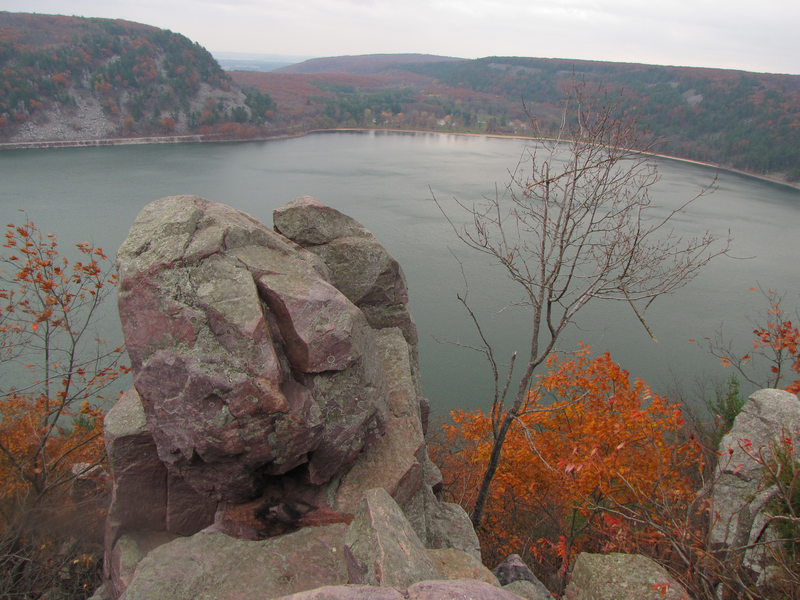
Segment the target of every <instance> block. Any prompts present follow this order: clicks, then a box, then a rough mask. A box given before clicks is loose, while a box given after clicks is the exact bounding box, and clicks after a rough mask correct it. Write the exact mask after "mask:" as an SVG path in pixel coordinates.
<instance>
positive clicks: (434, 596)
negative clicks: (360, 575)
mask: <svg viewBox="0 0 800 600" xmlns="http://www.w3.org/2000/svg"><path fill="white" fill-rule="evenodd" d="M407 593H408V600H520V598H519V596H517V595H516V594H512V593H511V592H509V591H507V590H504V589H502V588H498V587H495V586H493V585H491V584H488V583H485V582H483V581H476V580H474V579H456V580H450V581H420V582H419V583H415V584H414V585H412V586H410V587H409V588H408V591H407Z"/></svg>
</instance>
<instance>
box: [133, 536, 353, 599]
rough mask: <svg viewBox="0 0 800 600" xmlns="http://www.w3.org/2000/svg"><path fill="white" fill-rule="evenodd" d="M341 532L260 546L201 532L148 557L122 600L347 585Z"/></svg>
mask: <svg viewBox="0 0 800 600" xmlns="http://www.w3.org/2000/svg"><path fill="white" fill-rule="evenodd" d="M346 532H347V526H346V525H343V524H336V525H329V526H327V527H308V528H305V529H302V530H300V531H298V532H296V533H292V534H289V535H285V536H281V537H277V538H272V539H269V540H264V541H259V542H255V541H248V540H237V539H234V538H232V537H229V536H227V535H224V534H221V533H217V532H215V531H213V528H209V529H206V530H204V531H202V532H200V533H198V534H195V535H193V536H191V537H186V538H178V539H176V540H174V541H172V542H170V543H168V544H164V545H163V546H160V547H158V548H156V549H155V550H153V551H152V552H150V554H148V555H147V557H146V558H144V559H143V560H142V561H141V562H140V563H139V566H138V567H137V568H136V573H135V575H134V577H133V579H132V581H131V582H130V585H129V586H128V589H127V592H126V595H125V598H126V600H197V599H201V598H215V599H216V600H241V599H242V598H247V599H248V600H266V599H271V598H279V597H281V596H288V595H290V594H295V593H298V592H304V591H307V590H311V589H315V588H319V587H323V586H329V585H344V584H346V583H347V567H346V565H345V560H344V552H343V550H344V536H345V534H346Z"/></svg>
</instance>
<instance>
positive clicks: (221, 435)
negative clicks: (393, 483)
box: [117, 196, 387, 502]
mask: <svg viewBox="0 0 800 600" xmlns="http://www.w3.org/2000/svg"><path fill="white" fill-rule="evenodd" d="M117 259H118V267H119V274H120V288H119V310H120V320H121V322H122V329H123V332H124V334H125V340H126V344H127V349H128V354H129V355H130V359H131V368H132V371H133V380H134V386H135V387H136V390H137V391H138V392H139V394H140V395H141V398H142V403H143V405H144V409H145V413H146V415H147V421H148V424H149V426H150V430H151V433H152V436H153V439H154V440H155V444H156V447H157V449H158V457H159V459H160V460H161V461H162V462H163V463H164V464H165V465H166V466H167V467H168V468H169V469H170V471H172V472H173V473H176V474H178V475H180V476H181V477H182V478H183V479H185V481H186V482H188V483H189V484H190V485H191V486H192V487H193V488H194V489H195V490H197V491H198V492H200V493H202V494H205V495H207V496H209V497H211V498H213V499H215V500H223V501H233V502H244V501H248V500H252V499H253V498H255V497H257V496H258V494H259V493H260V492H261V491H262V489H263V480H264V478H265V477H270V476H276V475H281V474H284V473H287V472H289V471H291V470H293V469H295V468H297V467H300V466H304V468H305V469H306V470H307V473H308V475H307V477H308V479H309V481H310V482H311V483H312V484H323V483H325V482H327V481H329V480H330V479H331V478H332V477H333V476H334V475H335V474H337V473H338V472H339V471H340V470H342V469H343V468H344V467H345V466H346V465H348V464H349V463H350V462H352V460H353V459H354V458H355V457H356V456H357V455H358V454H359V452H360V451H361V450H362V448H364V446H365V445H367V444H368V443H369V442H370V441H374V440H375V439H377V438H378V437H379V436H380V435H381V434H382V433H383V431H384V429H385V424H386V418H387V402H386V389H385V386H386V383H385V379H384V377H383V374H382V372H381V369H380V363H379V361H378V359H377V356H376V348H375V340H374V335H373V333H372V330H371V328H370V326H369V324H368V323H367V320H366V318H365V317H364V315H363V313H362V312H361V311H360V310H359V309H358V308H356V307H355V306H354V305H353V303H352V302H350V301H349V300H348V299H347V298H346V297H345V296H344V295H342V294H341V292H339V291H338V290H337V289H336V288H335V287H333V286H332V285H331V284H330V282H329V281H328V270H327V267H326V266H325V265H324V263H323V262H322V261H321V260H320V259H319V258H318V257H317V256H315V255H314V254H312V253H310V252H307V251H306V250H304V249H302V248H301V247H299V246H298V245H296V244H295V243H293V242H291V241H289V240H287V239H286V238H284V237H282V236H280V235H279V234H277V233H275V232H274V231H272V230H270V229H268V228H267V227H265V226H264V225H263V224H261V223H259V222H258V221H256V220H255V219H253V218H252V217H250V216H249V215H246V214H244V213H242V212H240V211H237V210H234V209H232V208H229V207H226V206H222V205H219V204H215V203H213V202H210V201H208V200H205V199H202V198H198V197H196V196H175V197H170V198H162V199H161V200H157V201H155V202H153V203H151V204H149V205H147V206H146V207H145V208H144V209H143V210H142V212H141V213H140V214H139V216H138V217H137V219H136V221H135V222H134V225H133V227H132V228H131V231H130V234H129V236H128V238H127V239H126V240H125V242H124V243H123V245H122V247H121V248H120V250H119V253H118V257H117Z"/></svg>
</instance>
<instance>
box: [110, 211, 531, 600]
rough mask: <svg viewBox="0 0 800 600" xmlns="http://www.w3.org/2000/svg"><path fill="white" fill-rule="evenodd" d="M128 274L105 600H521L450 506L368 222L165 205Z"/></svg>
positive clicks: (391, 286)
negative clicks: (126, 364)
mask: <svg viewBox="0 0 800 600" xmlns="http://www.w3.org/2000/svg"><path fill="white" fill-rule="evenodd" d="M118 268H119V276H120V285H119V312H120V319H121V322H122V328H123V333H124V335H125V341H126V346H127V350H128V354H129V356H130V360H131V369H132V374H133V388H132V389H131V390H129V391H128V392H127V393H126V394H125V395H124V396H123V398H122V399H121V400H120V401H119V402H118V403H117V404H116V405H115V407H114V408H113V409H112V410H111V411H109V413H108V415H107V417H106V421H105V436H106V437H105V440H106V449H107V453H108V457H109V463H110V466H111V469H112V478H113V489H112V501H111V507H110V510H109V516H108V520H107V524H106V539H105V544H106V575H107V581H106V590H105V592H104V593H105V594H106V595H107V596H109V597H111V598H113V599H114V600H116V599H117V598H123V597H124V598H126V599H127V600H133V599H138V598H151V599H156V598H162V597H163V598H170V599H178V598H204V597H215V598H234V597H235V598H240V597H247V598H254V599H255V598H278V597H283V596H290V595H294V594H298V596H297V597H298V598H301V597H302V598H306V597H308V598H311V597H325V598H328V597H331V598H333V597H336V598H340V597H341V598H344V597H348V598H350V597H352V598H355V597H376V598H377V597H383V596H386V597H387V598H390V597H391V598H395V597H400V596H399V594H400V591H398V590H401V591H402V593H404V594H407V597H413V598H420V599H422V598H431V597H449V598H458V597H467V596H469V597H473V598H516V596H513V595H512V594H510V593H509V592H504V591H503V590H501V589H500V588H499V583H498V582H497V580H496V579H495V578H494V576H493V575H492V574H491V573H490V572H489V571H488V570H486V569H485V568H484V567H483V566H482V564H481V562H480V549H479V544H478V539H477V536H476V535H475V532H474V530H473V529H472V526H471V524H470V522H469V518H468V516H467V514H466V513H465V512H464V511H463V509H461V508H460V507H459V506H457V505H455V504H447V503H444V502H442V501H440V499H439V498H438V497H437V494H438V492H439V491H440V489H441V485H442V483H441V476H440V474H439V472H438V469H437V468H436V467H435V466H434V465H433V464H432V463H431V461H430V460H429V459H428V454H427V448H426V445H425V430H426V427H427V415H428V403H427V401H426V400H425V399H424V398H423V397H422V394H421V390H420V382H419V365H418V361H417V346H416V344H417V333H416V327H415V325H414V321H413V319H412V318H411V314H410V312H409V309H408V291H407V286H406V281H405V277H404V276H403V272H402V269H401V268H400V266H399V265H398V264H397V262H396V261H395V260H394V259H393V258H392V257H391V256H390V255H389V254H388V253H387V252H386V250H385V249H384V248H383V247H382V246H381V245H380V243H379V242H378V241H377V240H376V239H375V237H374V236H373V235H372V234H371V233H370V232H369V231H368V230H366V229H365V228H364V227H363V226H362V225H360V224H359V223H357V222H356V221H354V220H353V219H351V218H350V217H347V216H346V215H343V214H341V213H340V212H338V211H336V210H335V209H332V208H330V207H327V206H324V205H322V204H320V203H319V202H317V201H316V200H314V199H313V198H309V197H303V198H298V199H297V200H294V201H292V202H290V203H289V204H287V205H286V206H284V207H282V208H280V209H278V210H276V211H275V213H274V230H272V229H269V228H267V227H266V226H264V225H263V224H262V223H260V222H258V221H257V220H255V219H254V218H252V217H250V216H249V215H246V214H244V213H242V212H240V211H237V210H234V209H232V208H229V207H227V206H223V205H220V204H216V203H214V202H211V201H209V200H205V199H203V198H199V197H196V196H175V197H170V198H162V199H160V200H157V201H155V202H153V203H151V204H149V205H148V206H146V207H145V208H144V209H143V210H142V212H141V213H140V214H139V216H138V218H137V219H136V221H135V223H134V224H133V227H132V228H131V231H130V234H129V236H128V238H127V239H126V240H125V242H124V243H123V245H122V247H121V248H120V250H119V253H118ZM448 581H449V583H448ZM327 586H337V587H336V588H333V589H334V591H330V589H329V588H328V587H327ZM342 586H343V587H342ZM384 588H385V589H384ZM378 589H381V590H383V591H381V592H380V593H378ZM311 590H328V591H316V592H315V591H311ZM448 590H449V591H448ZM373 592H375V593H378V595H370V594H373ZM320 594H321V595H320ZM365 594H367V595H365ZM380 594H383V596H381V595H380ZM293 597H294V596H293Z"/></svg>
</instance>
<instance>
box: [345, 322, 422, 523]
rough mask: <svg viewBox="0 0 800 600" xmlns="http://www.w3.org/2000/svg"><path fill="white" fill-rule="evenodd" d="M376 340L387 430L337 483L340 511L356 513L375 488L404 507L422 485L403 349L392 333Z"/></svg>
mask: <svg viewBox="0 0 800 600" xmlns="http://www.w3.org/2000/svg"><path fill="white" fill-rule="evenodd" d="M375 340H376V343H377V354H378V356H379V358H380V364H381V366H382V369H383V372H384V374H385V375H386V378H387V381H388V391H389V416H388V419H387V422H388V425H387V428H386V433H385V434H384V435H383V437H382V438H381V439H380V440H378V441H377V443H375V444H374V445H372V446H371V447H369V448H368V449H367V450H366V451H365V452H364V453H363V454H362V455H361V456H360V457H359V460H358V461H357V462H356V463H355V464H353V466H352V467H351V468H350V470H349V471H348V472H347V473H346V474H345V475H344V477H343V478H342V483H341V485H340V487H339V489H338V490H337V492H336V499H335V503H334V508H336V509H337V510H339V511H340V512H355V511H356V509H357V507H358V505H359V502H360V501H361V497H362V496H363V495H364V493H365V492H366V491H367V490H370V489H372V488H377V487H381V488H383V489H385V490H386V491H387V492H389V494H390V495H391V496H392V497H393V498H394V499H395V500H396V501H397V503H398V504H399V505H400V506H405V505H406V504H407V503H408V502H409V501H410V500H411V499H412V497H413V496H414V495H415V494H417V492H419V490H420V489H421V488H422V485H423V470H422V464H421V461H420V459H421V457H422V455H423V453H424V452H425V438H424V436H423V433H422V423H421V421H420V415H419V399H418V398H419V397H418V395H417V393H416V389H415V386H414V382H413V380H412V378H411V366H410V355H409V351H408V344H406V342H405V339H404V338H403V335H402V333H401V332H400V330H399V329H396V328H391V329H382V330H379V331H376V332H375Z"/></svg>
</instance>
